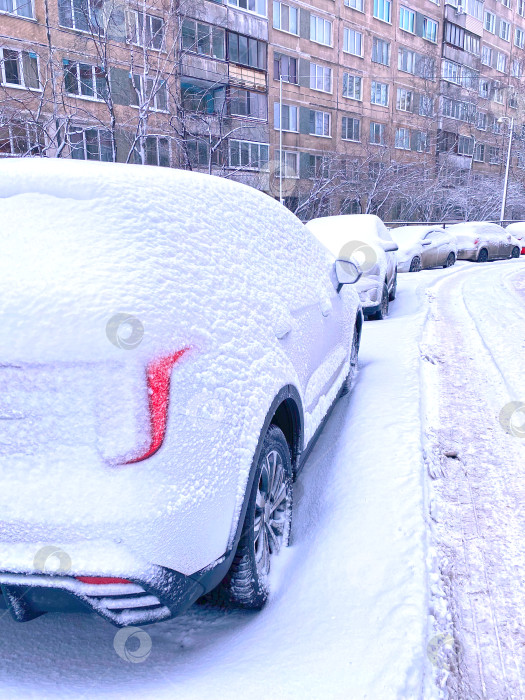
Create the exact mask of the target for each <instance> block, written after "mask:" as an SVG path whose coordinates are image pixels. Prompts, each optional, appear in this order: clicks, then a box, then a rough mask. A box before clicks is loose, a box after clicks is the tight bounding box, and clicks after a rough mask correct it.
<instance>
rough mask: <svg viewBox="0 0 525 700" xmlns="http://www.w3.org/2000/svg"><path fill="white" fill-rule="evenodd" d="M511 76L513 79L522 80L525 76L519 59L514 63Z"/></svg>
mask: <svg viewBox="0 0 525 700" xmlns="http://www.w3.org/2000/svg"><path fill="white" fill-rule="evenodd" d="M511 74H512V77H513V78H521V77H522V75H523V65H522V63H521V61H520V60H519V58H515V59H514V60H513V61H512V66H511Z"/></svg>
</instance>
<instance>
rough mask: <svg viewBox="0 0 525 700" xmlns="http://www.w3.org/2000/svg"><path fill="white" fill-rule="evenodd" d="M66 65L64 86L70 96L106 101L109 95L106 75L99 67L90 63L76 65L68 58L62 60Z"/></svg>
mask: <svg viewBox="0 0 525 700" xmlns="http://www.w3.org/2000/svg"><path fill="white" fill-rule="evenodd" d="M62 63H63V65H64V86H65V88H66V92H67V93H68V94H69V95H76V96H77V97H91V98H93V99H95V100H104V99H105V98H106V97H107V94H108V88H107V81H106V74H105V73H104V71H103V70H102V68H99V67H98V66H90V65H89V64H88V63H75V62H73V61H69V60H68V59H67V58H64V59H63V60H62Z"/></svg>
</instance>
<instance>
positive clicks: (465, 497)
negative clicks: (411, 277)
mask: <svg viewBox="0 0 525 700" xmlns="http://www.w3.org/2000/svg"><path fill="white" fill-rule="evenodd" d="M519 265H521V264H519ZM516 267H517V265H513V266H512V268H511V267H510V265H509V266H508V267H504V266H502V265H494V266H492V267H490V268H489V267H483V268H481V267H477V266H469V267H465V268H464V270H461V271H459V272H458V273H456V274H455V275H450V276H449V277H448V278H446V279H444V280H442V281H441V282H440V283H439V284H438V285H436V286H435V287H434V290H435V291H434V293H433V294H434V301H431V307H433V309H432V311H431V313H430V316H429V321H428V323H427V329H426V332H425V340H426V347H425V350H424V351H423V348H422V355H423V356H424V355H425V354H427V355H428V354H429V349H428V348H430V349H431V350H430V354H431V356H432V357H433V358H434V361H435V364H434V365H430V366H429V368H427V370H426V374H427V376H428V377H429V379H430V381H431V383H432V384H434V386H435V388H436V389H437V390H438V391H439V394H438V396H439V399H438V400H439V401H440V407H439V408H440V410H439V418H438V420H437V424H436V425H430V426H429V427H430V430H429V434H430V435H433V436H434V437H433V442H434V444H433V445H432V451H433V454H434V460H436V461H440V462H441V467H442V469H443V473H444V478H442V479H440V480H439V481H436V482H434V489H433V490H434V505H433V510H434V519H435V520H436V521H437V526H436V528H435V530H436V534H437V537H438V540H439V547H440V550H441V557H442V574H443V577H444V579H445V581H446V583H445V587H446V588H447V589H448V591H449V595H450V600H449V605H450V609H451V612H452V616H453V624H454V631H455V636H456V638H457V639H458V640H459V642H460V646H461V649H462V652H463V653H462V654H461V655H460V658H459V663H458V666H457V668H456V669H455V670H454V671H453V673H452V674H451V676H450V678H449V682H448V689H449V692H450V695H451V697H453V698H457V699H458V700H474V698H494V699H496V698H497V699H498V700H499V699H500V698H501V699H505V698H508V699H509V700H510V699H512V700H513V699H514V698H523V697H525V688H524V681H523V676H524V674H525V660H524V658H525V653H524V650H525V637H524V629H525V619H524V615H523V610H524V608H525V605H524V603H525V593H524V592H523V590H521V588H522V586H521V573H522V572H523V571H524V570H525V546H524V545H523V544H522V542H521V539H522V533H523V531H524V529H525V519H524V513H523V508H522V505H523V500H524V499H525V494H524V493H523V490H522V488H520V482H521V483H523V481H522V480H523V479H524V478H525V474H524V469H523V466H522V465H523V461H524V460H523V458H524V446H523V445H521V444H520V441H519V440H517V438H512V437H510V436H508V435H506V434H505V433H504V432H503V430H502V428H501V426H500V425H499V423H498V419H497V417H498V415H499V410H500V409H501V407H502V406H504V405H505V403H508V402H509V401H510V399H511V397H512V395H513V394H515V393H516V392H518V393H519V389H518V388H515V387H514V386H513V382H515V380H516V376H517V375H516V373H515V372H514V371H509V367H508V356H509V353H508V351H507V350H505V351H504V352H503V351H501V346H500V345H501V344H500V343H498V342H497V341H498V336H497V332H498V330H499V331H501V328H500V327H499V326H502V325H503V324H506V325H507V326H508V325H509V324H510V327H511V328H513V329H514V331H515V334H514V335H515V337H514V338H513V339H512V338H510V339H508V340H509V341H510V342H514V343H517V347H516V360H517V361H518V358H519V353H520V342H521V340H522V336H523V337H525V323H523V311H522V308H521V307H520V306H519V305H518V297H517V296H516V295H512V294H510V291H511V290H509V289H508V288H504V286H505V285H503V284H502V280H505V279H506V278H507V277H508V276H509V275H510V274H511V273H515V271H516ZM521 269H524V268H523V267H522V268H521ZM524 271H525V269H524ZM478 278H479V279H480V280H482V281H483V282H486V281H487V279H488V280H490V281H491V284H492V286H493V290H492V291H493V295H492V296H490V297H488V298H487V297H486V296H485V306H484V308H485V311H487V310H488V311H489V313H486V314H485V317H484V319H483V320H481V321H480V318H479V311H480V309H479V304H477V303H476V301H473V299H474V297H472V294H473V293H474V294H477V295H478V297H479V285H478V284H476V283H477V280H478ZM494 283H496V284H494ZM494 292H495V293H494ZM511 297H512V300H511ZM477 300H478V301H479V298H477ZM501 305H504V312H503V313H501V314H498V312H499V311H500V309H501ZM517 317H518V318H517ZM498 320H499V324H498ZM511 321H512V323H511ZM495 323H496V324H498V326H497V327H496V328H494V324H495ZM520 324H521V325H520ZM520 329H521V331H520ZM495 331H496V334H495ZM489 336H490V337H489ZM518 362H519V361H518ZM425 364H426V363H425ZM510 369H512V368H510ZM424 376H425V373H424ZM480 378H481V379H482V381H480ZM435 398H436V399H437V397H435ZM495 409H496V410H495ZM434 419H435V416H434ZM447 450H451V451H452V452H454V451H457V452H458V455H459V459H450V458H445V457H443V453H444V452H446V451H447ZM435 471H436V473H439V469H436V470H435ZM512 621H514V624H512Z"/></svg>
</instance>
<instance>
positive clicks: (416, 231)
mask: <svg viewBox="0 0 525 700" xmlns="http://www.w3.org/2000/svg"><path fill="white" fill-rule="evenodd" d="M442 230H443V229H442V227H441V226H436V225H433V226H432V225H426V226H398V227H397V228H391V229H390V234H391V236H392V238H394V240H396V238H397V237H398V236H399V237H400V238H401V237H403V238H407V239H408V238H411V239H412V238H414V239H415V238H422V237H423V236H424V235H425V234H426V233H428V232H429V231H442Z"/></svg>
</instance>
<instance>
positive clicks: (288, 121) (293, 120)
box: [273, 102, 299, 132]
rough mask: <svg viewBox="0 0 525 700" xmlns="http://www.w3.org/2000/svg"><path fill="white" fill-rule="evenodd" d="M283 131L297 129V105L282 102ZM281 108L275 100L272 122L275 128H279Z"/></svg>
mask: <svg viewBox="0 0 525 700" xmlns="http://www.w3.org/2000/svg"><path fill="white" fill-rule="evenodd" d="M282 112H283V131H295V132H297V131H298V130H299V129H298V121H297V107H296V106H295V105H285V104H283V109H282ZM280 117H281V110H280V104H279V102H275V103H274V105H273V124H274V128H275V129H279V128H280V123H281V119H280Z"/></svg>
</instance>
